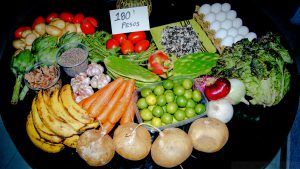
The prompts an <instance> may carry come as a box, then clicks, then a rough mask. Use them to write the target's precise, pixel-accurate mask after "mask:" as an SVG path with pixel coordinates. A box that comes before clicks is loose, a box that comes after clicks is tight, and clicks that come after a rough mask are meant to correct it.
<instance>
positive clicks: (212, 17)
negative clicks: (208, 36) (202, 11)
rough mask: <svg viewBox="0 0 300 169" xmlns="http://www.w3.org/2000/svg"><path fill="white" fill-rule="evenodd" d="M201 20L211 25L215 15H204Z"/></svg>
mask: <svg viewBox="0 0 300 169" xmlns="http://www.w3.org/2000/svg"><path fill="white" fill-rule="evenodd" d="M203 19H204V21H207V22H209V23H212V22H213V21H215V19H216V15H215V14H214V13H209V14H207V15H205V16H204V18H203Z"/></svg>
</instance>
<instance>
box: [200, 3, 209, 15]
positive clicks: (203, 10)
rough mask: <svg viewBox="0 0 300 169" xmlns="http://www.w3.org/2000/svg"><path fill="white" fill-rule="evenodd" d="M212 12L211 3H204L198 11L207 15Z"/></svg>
mask: <svg viewBox="0 0 300 169" xmlns="http://www.w3.org/2000/svg"><path fill="white" fill-rule="evenodd" d="M209 12H210V5H209V4H203V5H202V6H201V7H200V8H199V11H198V13H199V14H200V13H202V14H204V15H207V14H208V13H209Z"/></svg>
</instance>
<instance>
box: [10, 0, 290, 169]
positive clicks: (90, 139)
mask: <svg viewBox="0 0 300 169" xmlns="http://www.w3.org/2000/svg"><path fill="white" fill-rule="evenodd" d="M146 2H148V1H145V3H146ZM150 2H151V1H150ZM117 5H118V8H121V7H122V1H118V4H117ZM151 9H152V6H150V8H149V15H150V12H151ZM191 13H192V14H193V18H191V22H192V23H193V24H197V26H199V27H200V28H202V29H203V30H202V29H201V30H202V31H203V34H202V35H201V36H202V37H205V39H206V40H207V41H209V42H207V41H206V42H205V45H204V44H203V42H202V41H201V40H199V37H198V33H197V32H196V31H195V30H194V27H193V26H192V25H187V26H181V27H178V26H177V25H172V24H171V25H167V26H164V27H163V28H159V30H160V33H161V36H160V40H159V41H154V40H153V37H151V36H150V34H148V33H149V32H147V31H137V32H130V33H126V34H125V33H121V34H111V33H109V32H108V31H106V30H101V29H100V28H99V25H98V24H100V22H99V21H97V20H96V19H95V18H93V17H91V16H85V15H84V14H82V13H76V14H75V15H73V14H71V13H69V12H62V13H55V12H53V13H51V14H49V15H48V16H46V17H43V16H38V17H37V18H36V19H35V20H34V21H33V24H32V25H31V26H22V27H20V28H18V29H17V30H16V31H15V40H14V41H13V47H14V48H15V50H16V51H15V53H14V54H13V56H12V59H11V65H10V68H11V71H12V73H13V74H14V75H15V77H16V81H15V86H14V88H13V93H12V99H11V104H13V105H16V104H22V101H23V99H24V98H25V96H26V95H28V93H29V92H33V93H35V96H34V98H33V100H32V102H31V109H30V112H27V113H28V115H27V121H26V131H27V135H28V137H29V139H30V140H31V142H32V143H33V144H34V145H35V146H36V147H37V148H39V149H41V150H42V151H45V152H47V153H53V154H54V153H59V152H61V151H63V150H64V149H68V148H70V149H71V150H73V151H74V152H76V153H77V155H79V156H80V158H81V159H82V160H84V161H85V162H86V163H87V165H89V166H105V165H107V164H109V163H110V162H111V161H112V160H113V159H114V156H115V155H116V154H118V155H120V156H121V157H122V158H124V159H126V160H129V161H139V160H142V159H145V158H146V157H147V156H151V159H152V161H153V163H155V164H156V165H158V166H160V167H164V168H172V167H176V166H181V165H182V164H183V163H184V162H185V161H186V160H187V159H188V158H190V157H192V156H193V155H192V152H193V151H194V150H195V151H199V152H201V153H215V152H218V151H219V150H221V149H222V148H223V147H224V146H226V143H227V141H228V140H229V139H230V137H229V132H230V131H229V130H228V128H227V123H230V121H231V120H232V119H233V118H234V106H236V105H238V104H246V105H248V106H252V105H256V106H262V107H271V106H275V105H277V104H278V103H280V101H281V100H282V99H283V98H284V96H285V94H286V93H287V92H288V91H289V89H290V78H291V75H290V72H289V70H288V68H287V64H291V63H293V60H292V58H291V57H290V55H289V53H288V50H287V49H285V48H284V46H283V45H282V44H281V40H280V38H281V37H280V36H279V35H276V34H275V33H272V32H267V33H265V34H264V35H262V36H257V35H256V34H255V33H254V32H249V29H248V27H246V26H243V23H242V20H241V18H238V17H237V16H238V15H237V13H236V11H234V10H232V9H231V6H230V4H228V3H223V4H220V3H214V4H200V6H199V5H197V6H196V11H194V13H193V11H191ZM156 33H157V31H156ZM179 39H181V40H179ZM200 39H201V38H200ZM158 42H159V44H158ZM179 42H182V43H179ZM161 45H163V46H164V49H159V48H158V46H161ZM211 45H213V48H211ZM203 46H204V47H203ZM214 49H217V50H214ZM37 65H38V66H37ZM62 75H63V76H64V78H65V79H66V80H67V81H66V82H64V83H62V81H61V78H62ZM23 81H24V83H23ZM184 126H185V127H187V128H185V129H184ZM155 133H156V135H155V137H153V136H154V134H155ZM170 154H172V155H170Z"/></svg>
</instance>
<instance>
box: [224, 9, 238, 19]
mask: <svg viewBox="0 0 300 169" xmlns="http://www.w3.org/2000/svg"><path fill="white" fill-rule="evenodd" d="M226 18H227V19H230V20H233V19H235V18H236V11H235V10H230V11H228V12H227V16H226Z"/></svg>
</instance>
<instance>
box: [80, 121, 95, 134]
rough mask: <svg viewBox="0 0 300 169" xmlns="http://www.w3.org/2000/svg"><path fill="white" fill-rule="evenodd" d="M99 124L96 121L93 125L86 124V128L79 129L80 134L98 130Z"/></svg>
mask: <svg viewBox="0 0 300 169" xmlns="http://www.w3.org/2000/svg"><path fill="white" fill-rule="evenodd" d="M99 124H100V123H99V122H98V121H95V122H93V123H89V124H86V125H85V126H84V127H82V128H81V129H79V132H81V133H82V132H84V131H86V130H88V129H95V128H97V127H98V126H99Z"/></svg>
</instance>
